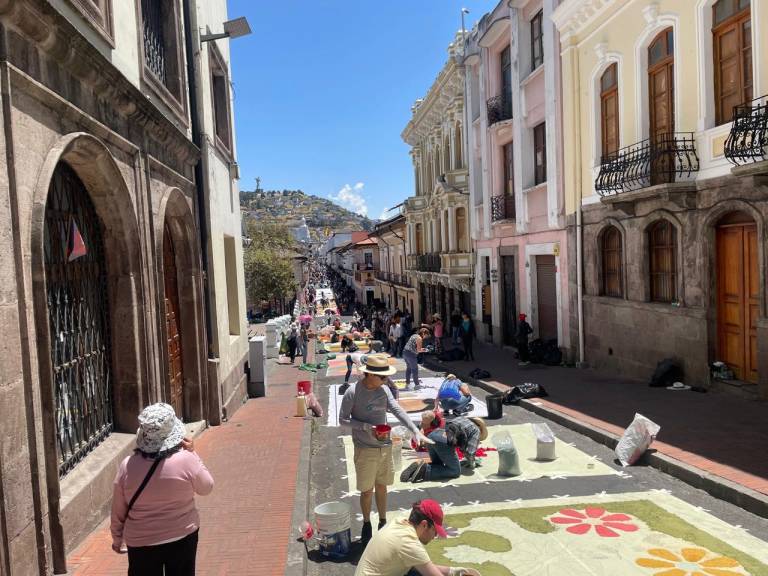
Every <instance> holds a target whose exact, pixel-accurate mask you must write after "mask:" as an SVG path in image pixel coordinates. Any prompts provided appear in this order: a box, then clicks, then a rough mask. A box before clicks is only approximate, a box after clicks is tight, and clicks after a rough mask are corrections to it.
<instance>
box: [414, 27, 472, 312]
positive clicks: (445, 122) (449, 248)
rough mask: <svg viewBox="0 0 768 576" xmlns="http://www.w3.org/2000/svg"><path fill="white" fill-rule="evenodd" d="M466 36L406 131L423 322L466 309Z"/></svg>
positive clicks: (416, 279) (469, 257) (468, 275)
mask: <svg viewBox="0 0 768 576" xmlns="http://www.w3.org/2000/svg"><path fill="white" fill-rule="evenodd" d="M461 57H462V35H461V33H459V34H457V36H456V39H455V41H454V42H453V43H452V44H451V45H450V46H449V47H448V61H447V62H446V64H445V66H444V67H443V69H442V70H441V71H440V74H439V75H438V77H437V79H436V80H435V82H434V83H433V85H432V87H431V88H430V89H429V92H428V93H427V95H426V97H424V98H423V99H420V100H417V101H416V103H415V104H414V106H413V108H412V112H413V116H412V118H411V120H410V122H408V125H407V126H406V127H405V130H403V133H402V138H403V140H404V141H405V142H406V143H407V144H409V145H410V146H411V158H412V160H413V166H414V185H415V194H414V196H411V197H410V198H408V199H407V200H406V201H405V205H404V208H403V215H404V216H405V219H406V224H407V230H408V234H407V238H408V243H407V261H406V266H407V269H408V276H409V279H410V282H412V283H413V284H414V285H415V286H417V288H418V294H419V305H418V310H419V313H420V316H418V317H417V318H418V319H419V320H421V319H423V318H424V317H425V316H426V315H427V314H434V313H436V312H440V313H441V314H442V316H443V318H444V319H445V318H446V317H447V315H448V314H449V313H450V311H451V310H452V309H454V308H460V309H462V310H466V311H469V310H470V307H471V302H470V290H471V286H472V246H471V242H470V237H469V209H468V201H467V200H468V192H467V188H468V184H469V183H468V179H467V176H468V170H467V163H466V160H465V155H464V148H465V146H464V136H463V134H464V68H463V66H462V65H461Z"/></svg>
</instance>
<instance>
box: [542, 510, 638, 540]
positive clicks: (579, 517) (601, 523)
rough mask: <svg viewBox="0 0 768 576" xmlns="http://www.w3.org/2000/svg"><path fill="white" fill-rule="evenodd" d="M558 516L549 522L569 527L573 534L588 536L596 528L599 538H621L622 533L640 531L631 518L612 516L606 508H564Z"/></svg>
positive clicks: (568, 529) (567, 529)
mask: <svg viewBox="0 0 768 576" xmlns="http://www.w3.org/2000/svg"><path fill="white" fill-rule="evenodd" d="M558 514H559V516H552V517H551V518H550V519H549V521H550V522H552V523H553V524H560V525H568V527H567V528H566V529H565V530H566V531H567V532H570V533H571V534H579V535H582V534H586V533H588V532H589V531H590V530H592V528H594V529H595V532H596V533H597V535H598V536H601V537H603V538H618V537H619V536H621V534H620V532H635V531H636V530H637V529H638V526H637V524H632V523H631V522H630V521H631V520H632V517H631V516H627V515H626V514H612V513H609V512H607V511H606V510H605V508H589V507H588V508H585V509H584V510H574V509H572V508H564V509H562V510H560V512H558ZM617 530H618V531H620V532H617Z"/></svg>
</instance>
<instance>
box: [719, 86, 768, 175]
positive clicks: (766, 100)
mask: <svg viewBox="0 0 768 576" xmlns="http://www.w3.org/2000/svg"><path fill="white" fill-rule="evenodd" d="M725 157H726V158H728V160H729V161H730V162H732V163H733V164H735V165H737V166H738V165H740V164H747V163H749V162H761V161H763V160H767V159H768V95H765V96H761V97H760V98H755V99H754V100H752V101H751V102H747V103H745V104H741V105H739V106H735V107H734V109H733V124H731V133H730V134H729V135H728V139H727V140H726V141H725Z"/></svg>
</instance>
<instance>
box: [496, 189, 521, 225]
mask: <svg viewBox="0 0 768 576" xmlns="http://www.w3.org/2000/svg"><path fill="white" fill-rule="evenodd" d="M514 218H515V197H514V196H509V195H507V194H502V195H499V196H491V220H492V221H493V222H498V221H499V220H514Z"/></svg>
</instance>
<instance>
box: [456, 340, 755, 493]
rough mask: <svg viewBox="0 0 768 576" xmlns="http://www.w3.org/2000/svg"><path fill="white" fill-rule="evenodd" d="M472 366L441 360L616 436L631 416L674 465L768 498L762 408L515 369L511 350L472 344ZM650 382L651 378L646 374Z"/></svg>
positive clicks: (591, 374)
mask: <svg viewBox="0 0 768 576" xmlns="http://www.w3.org/2000/svg"><path fill="white" fill-rule="evenodd" d="M475 358H476V361H475V362H463V361H459V362H445V363H442V365H443V366H444V369H445V370H447V371H451V372H454V371H455V372H456V373H457V374H460V375H461V376H462V377H466V375H467V374H468V373H469V372H470V371H471V370H472V369H474V368H477V367H482V368H483V369H485V370H488V371H489V372H490V373H491V377H490V378H486V379H485V381H487V382H490V383H491V384H495V383H497V384H500V385H501V386H513V385H515V384H519V383H522V382H536V383H538V384H541V385H542V386H544V387H545V388H546V390H547V392H548V393H549V397H547V398H544V399H540V401H541V403H542V404H543V405H545V406H546V407H548V408H550V409H553V410H556V411H558V412H562V413H563V414H566V415H568V416H570V417H572V418H575V419H576V420H579V421H581V422H584V423H586V424H590V425H592V426H594V427H597V428H600V429H602V430H605V431H607V432H611V433H613V434H617V435H619V436H620V435H621V434H622V433H623V431H624V429H625V428H626V427H627V426H628V425H629V423H630V422H631V421H632V418H633V417H634V415H635V413H636V412H639V413H641V414H643V415H644V416H646V417H648V418H650V419H651V420H653V421H654V422H656V423H657V424H659V425H660V426H661V432H660V433H659V436H658V439H657V441H656V442H654V444H653V448H654V449H656V450H658V451H659V452H662V453H664V454H666V455H667V456H670V457H672V458H675V459H677V460H680V461H681V462H683V463H685V464H687V465H690V466H693V467H696V468H699V469H701V470H704V471H706V472H709V473H711V474H714V475H716V476H719V477H721V478H725V479H727V480H730V481H732V482H735V483H737V484H740V485H741V486H744V487H746V488H749V489H751V490H755V491H757V492H760V493H762V494H768V459H766V458H765V457H763V455H764V454H765V447H766V446H768V418H765V411H766V403H765V402H759V401H752V400H747V399H744V398H741V397H737V396H734V395H731V394H727V393H723V392H713V391H710V392H709V393H706V394H699V393H696V392H690V391H683V392H672V391H669V390H666V389H664V388H651V387H649V386H648V385H647V383H645V382H639V381H636V380H628V379H626V378H621V377H610V376H606V375H605V374H602V373H599V372H596V371H594V370H589V369H584V370H582V369H577V368H564V367H549V366H538V365H533V364H532V365H530V366H527V367H524V368H522V367H519V366H518V365H517V360H516V359H515V358H514V352H512V351H511V350H508V349H503V350H501V349H499V348H496V347H493V346H490V345H485V344H481V343H479V342H477V343H476V344H475ZM649 378H650V375H649Z"/></svg>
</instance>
